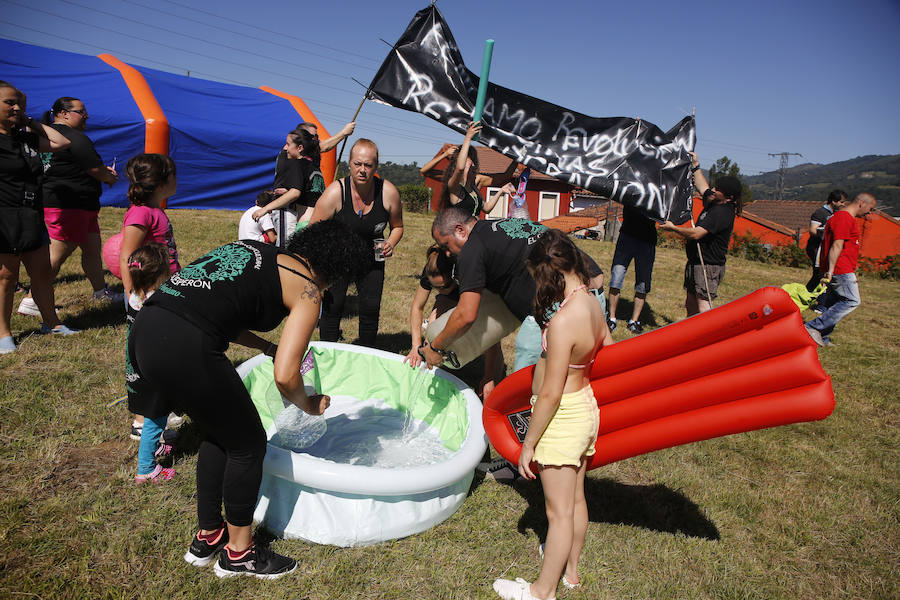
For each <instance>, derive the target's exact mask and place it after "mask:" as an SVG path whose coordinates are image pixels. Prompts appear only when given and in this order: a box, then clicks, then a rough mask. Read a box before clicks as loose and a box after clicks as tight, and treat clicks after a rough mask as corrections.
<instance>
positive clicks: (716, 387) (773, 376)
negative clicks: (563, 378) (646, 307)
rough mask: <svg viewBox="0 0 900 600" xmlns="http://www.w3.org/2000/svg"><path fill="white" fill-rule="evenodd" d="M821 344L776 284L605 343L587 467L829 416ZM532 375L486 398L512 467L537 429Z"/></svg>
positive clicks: (510, 380) (596, 373)
mask: <svg viewBox="0 0 900 600" xmlns="http://www.w3.org/2000/svg"><path fill="white" fill-rule="evenodd" d="M816 349H817V346H816V344H815V342H813V341H812V339H811V338H810V337H809V334H807V333H806V330H805V329H804V327H803V319H802V318H801V316H800V311H799V310H798V308H797V306H796V304H794V302H793V301H792V300H791V298H790V296H788V294H787V293H785V292H784V291H783V290H781V289H778V288H774V287H766V288H763V289H760V290H757V291H756V292H753V293H751V294H748V295H747V296H744V297H743V298H739V299H737V300H734V301H733V302H729V303H728V304H725V305H723V306H720V307H718V308H715V309H713V310H710V311H707V312H705V313H701V314H699V315H695V316H693V317H690V318H688V319H685V320H683V321H679V322H678V323H674V324H672V325H667V326H666V327H662V328H660V329H656V330H654V331H651V332H648V333H645V334H643V335H640V336H637V337H634V338H630V339H628V340H624V341H622V342H618V343H616V344H613V345H612V346H608V347H606V348H603V349H601V350H600V352H599V354H598V355H597V359H596V361H595V362H594V366H593V368H592V369H591V376H590V379H591V387H592V388H593V390H594V396H595V397H596V398H597V405H598V406H599V407H600V430H599V435H598V437H597V443H596V446H595V448H596V453H595V454H594V456H593V457H591V458H590V460H589V462H588V469H596V468H597V467H600V466H603V465H606V464H609V463H613V462H616V461H619V460H622V459H625V458H629V457H632V456H637V455H639V454H645V453H647V452H653V451H656V450H661V449H663V448H669V447H672V446H678V445H680V444H687V443H690V442H696V441H700V440H706V439H710V438H714V437H719V436H723V435H729V434H733V433H742V432H746V431H752V430H754V429H763V428H765V427H775V426H777V425H788V424H790V423H798V422H801V421H813V420H818V419H824V418H825V417H827V416H828V415H830V414H831V412H832V411H833V410H834V391H833V390H832V387H831V378H830V377H829V376H828V375H827V374H826V373H825V371H824V370H823V369H822V365H821V364H820V363H819V358H818V354H817V352H816ZM533 373H534V367H533V366H531V367H527V368H525V369H521V370H519V371H516V372H515V373H513V374H512V375H510V376H509V377H507V378H506V379H504V380H503V381H502V382H500V384H499V385H498V386H497V387H496V388H495V389H494V391H493V392H492V393H491V395H490V396H489V397H488V400H487V401H486V402H485V404H484V413H483V420H484V428H485V431H486V432H487V435H488V438H489V439H490V442H491V445H493V446H494V448H496V450H497V451H498V452H499V453H500V454H501V455H502V456H503V457H504V458H506V459H507V460H509V461H510V462H512V463H513V464H515V463H517V462H518V460H519V453H520V452H521V449H522V441H523V440H524V439H525V433H526V432H527V429H528V418H529V416H530V414H531V405H530V404H529V399H530V398H531V380H532V376H533Z"/></svg>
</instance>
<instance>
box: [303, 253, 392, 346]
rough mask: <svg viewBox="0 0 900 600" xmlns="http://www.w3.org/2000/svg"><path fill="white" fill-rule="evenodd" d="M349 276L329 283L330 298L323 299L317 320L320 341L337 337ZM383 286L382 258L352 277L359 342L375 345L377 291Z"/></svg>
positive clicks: (378, 311) (327, 340) (378, 299)
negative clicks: (354, 285) (328, 299)
mask: <svg viewBox="0 0 900 600" xmlns="http://www.w3.org/2000/svg"><path fill="white" fill-rule="evenodd" d="M349 285H350V280H349V279H342V280H340V281H338V282H337V283H335V284H334V285H332V286H331V287H330V288H329V290H330V291H331V296H332V301H331V302H330V303H326V306H325V308H324V309H323V311H322V319H321V320H320V321H319V338H320V339H321V340H322V341H323V342H336V341H338V338H340V337H341V316H343V314H344V302H345V301H346V300H347V286H349ZM383 288H384V262H376V263H374V266H372V267H371V269H370V270H368V271H366V272H365V273H363V274H362V275H360V276H359V279H357V280H356V294H357V298H358V301H359V343H360V345H362V346H369V347H370V348H374V347H375V337H376V336H377V335H378V319H379V317H380V315H381V292H382V290H383Z"/></svg>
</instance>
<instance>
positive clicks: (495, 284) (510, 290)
mask: <svg viewBox="0 0 900 600" xmlns="http://www.w3.org/2000/svg"><path fill="white" fill-rule="evenodd" d="M545 231H547V227H545V226H544V225H541V224H540V223H534V222H532V221H528V220H526V219H499V220H491V221H479V220H478V219H476V218H475V217H473V216H472V215H471V214H469V213H467V212H466V211H465V210H462V209H460V208H457V207H451V208H447V209H444V210H442V211H441V212H440V213H438V216H437V217H436V218H435V220H434V224H433V225H432V227H431V235H432V237H433V238H434V241H435V242H437V244H438V246H440V248H441V250H443V251H444V252H446V253H448V255H449V254H452V255H455V256H456V272H457V279H458V280H459V292H460V296H459V303H458V304H457V306H456V310H454V311H453V314H452V315H451V316H450V319H449V321H448V322H447V326H446V327H445V328H444V330H443V331H442V332H441V333H440V334H439V335H438V336H437V337H436V338H435V339H434V340H432V342H431V344H429V345H428V346H426V347H425V360H426V362H427V363H428V365H429V366H435V365H440V364H441V363H442V362H443V358H442V356H441V354H440V350H442V349H444V348H447V347H448V346H450V344H452V343H453V342H454V341H456V340H457V339H458V338H459V337H461V336H462V335H463V334H464V333H465V332H466V331H468V329H469V327H471V326H472V323H474V322H475V319H476V317H477V316H478V309H479V306H480V304H481V291H482V290H484V289H487V290H490V291H491V292H494V293H495V294H497V295H498V296H500V298H502V299H503V302H504V304H506V306H507V308H509V310H510V312H512V314H513V315H515V317H516V318H517V319H519V320H522V321H524V320H525V319H526V317H528V316H529V315H530V314H531V312H532V306H533V303H534V295H535V283H534V278H532V276H531V274H530V273H529V272H528V269H527V267H526V266H525V258H526V257H527V256H528V253H529V252H530V251H531V246H532V245H533V244H534V243H535V242H536V241H537V240H538V239H539V238H540V237H541V236H542V235H543V234H544V232H545ZM585 260H586V262H587V263H588V272H589V274H590V275H591V281H590V283H589V285H588V287H590V288H592V289H602V288H603V271H602V270H601V269H600V268H599V267H598V266H597V263H595V262H594V261H593V260H592V259H591V258H590V257H589V256H587V255H585Z"/></svg>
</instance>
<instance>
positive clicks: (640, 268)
mask: <svg viewBox="0 0 900 600" xmlns="http://www.w3.org/2000/svg"><path fill="white" fill-rule="evenodd" d="M632 259H634V308H633V309H632V311H631V319H630V320H629V321H628V330H629V331H631V332H632V333H642V332H643V331H644V327H643V325H641V322H640V316H641V310H643V308H644V300H645V299H646V298H647V294H648V293H650V279H651V276H652V275H653V262H654V260H655V259H656V223H655V222H654V221H653V220H652V219H650V218H649V217H646V216H644V214H643V213H640V212H638V211H637V210H635V209H633V208H631V207H629V206H626V207H625V210H624V211H623V213H622V228H621V229H620V230H619V239H618V240H616V251H615V253H614V254H613V261H612V273H611V275H610V280H609V318H608V319H607V324H608V325H609V330H610V332H612V331H613V330H615V328H616V306H617V305H618V303H619V293H620V292H621V291H622V284H623V283H624V282H625V273H626V272H627V271H628V264H629V263H630V262H631V260H632Z"/></svg>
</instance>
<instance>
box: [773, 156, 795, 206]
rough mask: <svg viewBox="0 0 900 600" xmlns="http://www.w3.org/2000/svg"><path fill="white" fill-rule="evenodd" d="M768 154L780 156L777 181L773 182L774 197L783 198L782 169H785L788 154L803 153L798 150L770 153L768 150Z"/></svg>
mask: <svg viewBox="0 0 900 600" xmlns="http://www.w3.org/2000/svg"><path fill="white" fill-rule="evenodd" d="M769 156H780V157H781V160H780V161H779V163H778V183H777V184H775V199H776V200H784V170H785V169H787V164H788V156H803V155H802V154H800V153H798V152H778V153H777V154H772V153H771V152H769Z"/></svg>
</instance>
